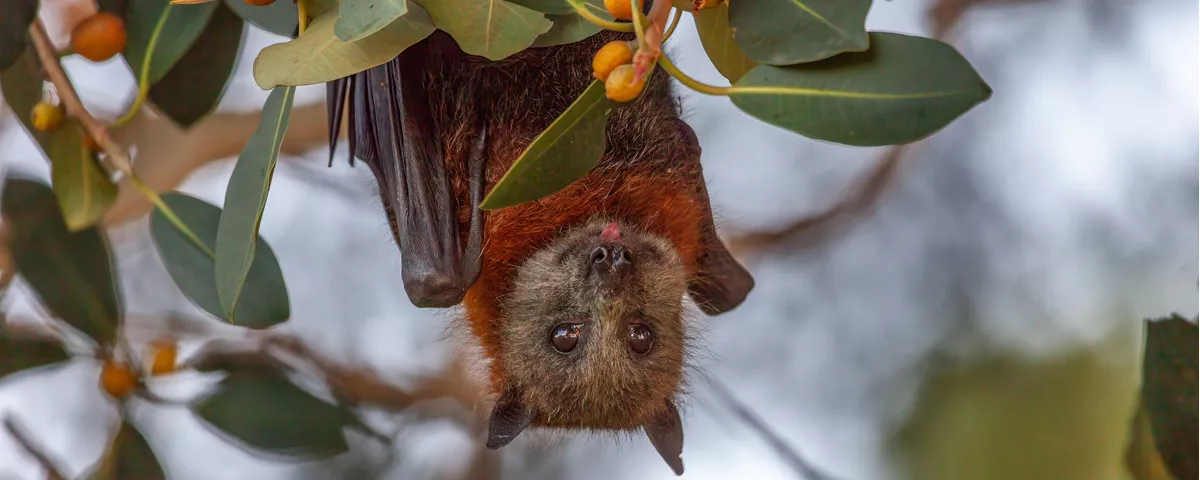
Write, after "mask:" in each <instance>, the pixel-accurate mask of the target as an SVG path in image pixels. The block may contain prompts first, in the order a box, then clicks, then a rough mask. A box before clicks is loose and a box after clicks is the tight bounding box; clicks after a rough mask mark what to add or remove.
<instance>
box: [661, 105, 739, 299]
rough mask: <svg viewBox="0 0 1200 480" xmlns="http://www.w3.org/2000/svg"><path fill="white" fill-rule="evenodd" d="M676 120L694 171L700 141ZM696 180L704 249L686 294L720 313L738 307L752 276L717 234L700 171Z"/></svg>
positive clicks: (688, 128) (698, 157)
mask: <svg viewBox="0 0 1200 480" xmlns="http://www.w3.org/2000/svg"><path fill="white" fill-rule="evenodd" d="M678 122H679V128H680V130H682V131H683V133H684V138H685V142H686V147H687V148H688V150H689V152H690V153H691V154H692V156H693V158H692V160H693V162H694V165H696V168H697V171H701V170H700V168H699V167H700V141H699V139H697V138H696V132H695V131H693V130H692V127H691V126H690V125H688V124H687V122H684V121H683V120H679V121H678ZM699 184H700V185H699V187H698V188H699V190H700V191H699V195H700V199H701V200H702V201H703V202H704V223H703V224H702V225H701V226H700V228H701V235H702V236H703V241H704V251H703V252H702V253H701V254H700V258H699V260H698V263H699V265H698V268H697V269H696V277H695V278H694V279H692V281H691V282H689V283H688V295H689V296H690V297H692V300H693V301H695V302H696V304H697V305H698V306H699V307H700V309H701V310H703V311H704V313H706V314H709V315H720V314H722V313H725V312H728V311H730V310H733V309H734V308H737V306H738V305H741V304H742V302H743V301H745V300H746V295H748V294H749V293H750V290H752V289H753V288H754V277H752V276H750V272H748V271H746V268H745V267H743V266H742V265H741V264H739V263H738V261H737V260H735V259H734V258H733V255H731V254H730V253H729V250H728V249H727V248H726V247H725V243H724V242H722V241H721V238H720V237H719V236H717V228H716V226H715V225H713V214H712V206H711V205H710V204H709V199H708V188H707V186H705V183H704V174H703V172H702V171H701V173H700V178H699Z"/></svg>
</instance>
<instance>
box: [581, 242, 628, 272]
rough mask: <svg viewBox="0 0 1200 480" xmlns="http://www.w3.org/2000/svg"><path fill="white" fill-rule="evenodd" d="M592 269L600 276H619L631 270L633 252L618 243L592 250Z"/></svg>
mask: <svg viewBox="0 0 1200 480" xmlns="http://www.w3.org/2000/svg"><path fill="white" fill-rule="evenodd" d="M590 258H591V261H592V271H593V272H596V274H597V275H599V276H600V278H619V277H623V276H625V275H627V274H629V272H632V271H633V252H631V251H629V249H628V248H625V246H624V245H621V244H619V243H616V244H611V245H601V246H599V247H596V248H595V249H594V250H592V253H591V257H590Z"/></svg>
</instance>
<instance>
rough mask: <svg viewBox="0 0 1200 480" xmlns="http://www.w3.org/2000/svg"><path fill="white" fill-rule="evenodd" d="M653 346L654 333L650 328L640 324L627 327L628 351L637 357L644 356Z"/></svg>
mask: <svg viewBox="0 0 1200 480" xmlns="http://www.w3.org/2000/svg"><path fill="white" fill-rule="evenodd" d="M653 346H654V332H651V331H650V327H647V326H645V325H642V324H640V323H637V324H633V325H630V326H629V349H630V350H633V353H636V354H638V355H645V354H646V352H649V351H650V347H653Z"/></svg>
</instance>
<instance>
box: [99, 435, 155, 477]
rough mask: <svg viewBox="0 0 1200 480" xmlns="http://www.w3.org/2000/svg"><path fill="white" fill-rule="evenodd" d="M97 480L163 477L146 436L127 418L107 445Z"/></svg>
mask: <svg viewBox="0 0 1200 480" xmlns="http://www.w3.org/2000/svg"><path fill="white" fill-rule="evenodd" d="M92 478H94V479H96V480H122V479H127V478H128V479H135V478H136V479H137V480H164V479H166V478H167V476H166V473H165V472H163V467H162V465H161V464H160V463H159V462H158V457H156V456H155V455H154V449H152V448H150V443H149V442H147V441H146V437H144V436H142V433H141V432H139V431H138V429H137V428H136V427H134V426H133V425H132V424H130V423H129V422H128V421H125V422H121V429H120V430H118V431H117V436H116V437H115V438H113V441H112V443H111V444H110V445H109V447H108V452H107V453H106V454H105V457H104V460H103V461H101V463H100V467H99V469H97V471H96V474H95V475H93V476H92Z"/></svg>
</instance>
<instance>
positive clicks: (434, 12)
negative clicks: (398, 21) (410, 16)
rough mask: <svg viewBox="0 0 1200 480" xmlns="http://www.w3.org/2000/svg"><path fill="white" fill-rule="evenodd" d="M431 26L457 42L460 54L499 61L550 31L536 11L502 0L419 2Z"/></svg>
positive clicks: (546, 23)
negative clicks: (428, 17) (427, 15)
mask: <svg viewBox="0 0 1200 480" xmlns="http://www.w3.org/2000/svg"><path fill="white" fill-rule="evenodd" d="M417 3H419V4H421V6H423V7H425V9H426V10H428V11H429V16H430V17H432V18H433V24H434V25H436V26H437V28H438V29H440V30H444V31H446V33H449V34H450V36H452V37H454V41H455V42H458V46H459V48H461V49H462V51H464V52H466V53H469V54H471V55H479V56H481V57H485V58H487V59H489V60H493V61H494V60H501V59H504V58H506V57H508V56H509V55H512V54H514V53H517V52H519V51H521V50H524V49H526V48H528V47H529V46H530V45H532V44H533V41H534V40H536V39H537V37H538V36H539V35H541V34H543V33H546V31H548V30H550V25H551V24H550V20H547V19H546V16H545V15H543V14H542V13H541V12H538V11H536V10H530V9H528V8H525V7H522V6H520V5H514V4H512V3H509V2H505V1H504V0H420V1H418V2H417Z"/></svg>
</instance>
